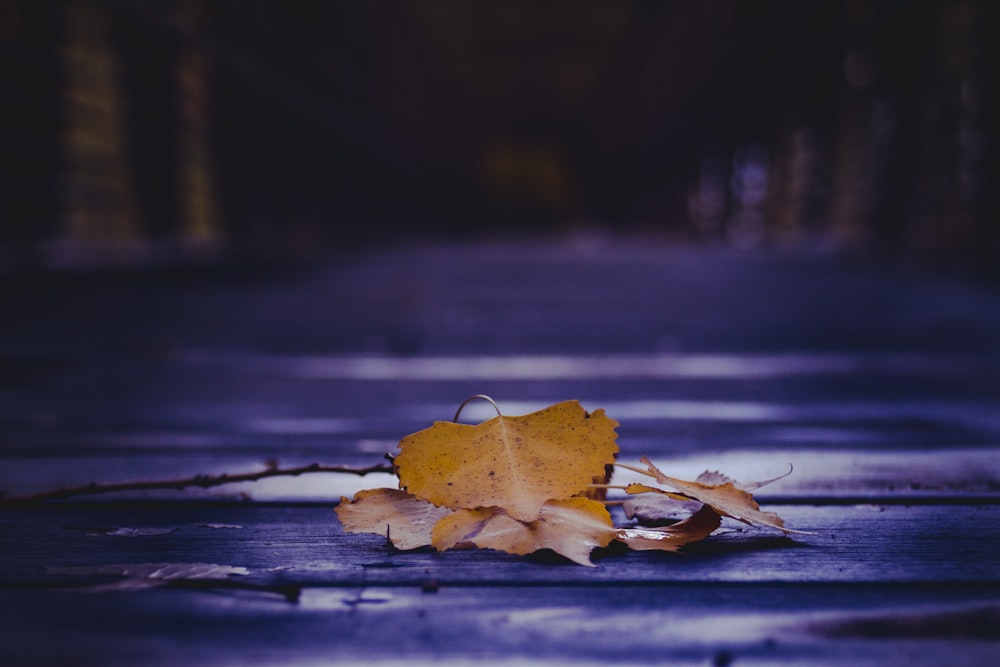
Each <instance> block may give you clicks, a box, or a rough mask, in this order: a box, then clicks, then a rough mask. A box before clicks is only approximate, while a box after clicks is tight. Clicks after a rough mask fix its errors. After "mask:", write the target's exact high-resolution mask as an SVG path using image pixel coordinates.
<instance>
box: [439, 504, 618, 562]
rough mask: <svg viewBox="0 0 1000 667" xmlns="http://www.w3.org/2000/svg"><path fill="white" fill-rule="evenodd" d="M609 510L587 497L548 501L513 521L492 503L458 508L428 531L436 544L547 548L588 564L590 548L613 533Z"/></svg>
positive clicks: (444, 546) (528, 549) (447, 546)
mask: <svg viewBox="0 0 1000 667" xmlns="http://www.w3.org/2000/svg"><path fill="white" fill-rule="evenodd" d="M614 534H615V531H614V527H613V525H612V523H611V515H610V514H608V510H607V509H606V508H605V507H604V505H603V504H602V503H600V502H597V501H595V500H590V499H589V498H569V499H566V500H552V501H549V502H547V503H545V505H544V506H543V507H542V510H541V513H540V515H539V518H538V519H536V520H535V521H529V522H525V521H518V520H517V519H515V518H513V517H511V516H509V515H508V514H506V513H505V512H504V511H503V510H502V509H500V508H496V507H490V508H477V509H463V510H458V511H456V512H455V513H454V514H451V515H449V516H446V517H444V518H443V519H441V520H440V521H439V522H438V524H437V525H436V526H434V532H433V544H434V547H435V548H436V549H439V550H441V551H445V550H447V549H453V548H456V547H462V546H467V545H470V544H471V545H474V546H477V547H479V548H481V549H497V550H499V551H506V552H507V553H512V554H518V555H525V554H529V553H533V552H535V551H538V550H539V549H551V550H553V551H555V552H556V553H558V554H561V555H563V556H565V557H566V558H568V559H570V560H571V561H573V562H574V563H579V564H580V565H587V566H593V563H592V562H591V561H590V552H591V551H592V550H593V549H594V548H595V547H603V546H607V545H608V544H609V543H610V542H611V540H612V539H613V538H614Z"/></svg>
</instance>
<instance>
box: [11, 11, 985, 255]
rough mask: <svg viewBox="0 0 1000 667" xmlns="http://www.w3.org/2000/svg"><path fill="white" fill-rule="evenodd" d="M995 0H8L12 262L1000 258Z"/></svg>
mask: <svg viewBox="0 0 1000 667" xmlns="http://www.w3.org/2000/svg"><path fill="white" fill-rule="evenodd" d="M998 12H1000V5H998V3H995V2H992V1H991V0H954V1H937V2H932V1H927V0H884V1H872V0H867V1H866V0H825V1H822V2H819V1H817V2H801V1H798V0H788V1H784V0H769V1H757V2H740V1H736V0H712V1H706V2H685V1H662V2H607V1H598V0H556V1H554V0H547V1H542V2H521V1H517V2H467V1H465V0H433V1H430V0H424V1H417V2H398V3H397V2H384V1H370V2H363V1H360V0H359V1H353V2H302V1H298V2H267V1H263V0H255V1H252V0H243V1H240V0H210V1H207V2H199V1H196V0H170V1H163V2H159V1H152V0H107V1H99V0H93V1H89V2H88V1H85V0H65V1H62V0H60V1H54V0H47V1H38V0H2V1H0V49H2V51H0V53H2V55H0V62H2V66H0V67H2V70H0V85H2V88H3V92H2V96H0V121H2V122H0V146H2V152H0V270H3V271H7V272H9V271H16V272H19V271H23V270H30V269H62V268H67V267H69V268H75V267H94V266H96V267H114V266H120V265H129V266H139V267H140V268H141V267H147V266H152V265H162V264H168V265H176V264H182V263H187V262H192V261H196V262H205V261H207V262H212V263H214V262H219V261H230V260H233V259H256V260H259V259H268V258H272V259H273V258H279V257H291V258H299V257H303V256H307V255H309V254H314V253H317V252H324V251H325V250H328V249H330V248H342V247H344V246H350V245H352V244H355V243H358V242H372V241H375V242H379V241H386V240H407V239H413V238H416V237H426V236H436V237H448V238H456V237H462V236H469V235H482V234H489V235H497V234H511V233H516V234H524V233H531V234H534V233H544V234H551V233H567V232H579V231H581V230H582V231H587V232H589V231H593V230H628V231H641V232H643V233H650V232H651V233H655V234H662V235H669V236H676V237H681V238H686V239H698V240H708V241H712V242H718V241H722V242H725V243H731V244H734V245H736V246H738V247H747V248H749V247H758V246H769V245H782V246H790V247H797V248H800V247H806V246H810V247H814V246H816V245H820V246H822V247H829V248H834V249H838V250H843V251H851V252H855V253H858V252H860V253H863V254H865V255H866V256H872V255H874V256H876V257H879V258H886V257H892V258H896V257H904V258H915V259H918V260H919V261H921V262H927V263H931V264H933V265H934V266H938V267H945V268H948V269H954V268H959V269H961V270H963V271H964V270H974V271H977V272H983V271H989V270H990V269H991V267H992V266H993V264H995V263H996V259H997V258H998V256H1000V231H998V225H997V213H998V211H997V188H996V187H995V186H994V184H995V182H996V177H997V155H998V148H997V136H998V133H997V130H998V128H997V121H996V119H997V118H998V117H1000V114H998V113H997V91H998V90H1000V85H998V83H1000V82H998V80H997V79H998V75H997V68H996V66H995V65H996V62H997V52H998V48H1000V47H998V41H1000V40H997V39H996V37H997V34H998V33H997V30H996V27H997V14H998Z"/></svg>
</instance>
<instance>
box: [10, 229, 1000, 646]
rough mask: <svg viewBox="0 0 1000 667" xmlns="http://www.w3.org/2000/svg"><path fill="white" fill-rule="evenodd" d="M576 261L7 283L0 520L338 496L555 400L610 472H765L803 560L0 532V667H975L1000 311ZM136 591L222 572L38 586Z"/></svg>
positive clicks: (918, 280) (180, 531) (325, 516)
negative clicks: (298, 469)
mask: <svg viewBox="0 0 1000 667" xmlns="http://www.w3.org/2000/svg"><path fill="white" fill-rule="evenodd" d="M598 241H599V240H595V239H588V240H587V242H586V243H583V244H580V243H577V244H573V243H569V242H555V241H553V242H547V243H531V244H528V243H524V244H521V243H510V244H498V243H479V244H470V245H457V246H454V247H448V246H441V245H437V246H434V245H429V246H426V247H413V248H400V249H388V250H381V251H376V252H370V253H364V254H359V255H357V256H354V257H346V258H341V259H340V260H338V261H335V262H332V263H330V264H329V265H327V266H321V267H314V268H310V269H303V270H299V271H294V272H290V271H272V272H267V273H264V274H233V273H214V274H207V275H206V274H197V273H194V274H189V275H178V274H175V273H172V274H165V275H146V276H139V277H130V278H129V279H125V278H124V277H122V276H105V277H96V276H91V277H84V278H81V279H74V280H65V279H58V278H50V279H46V280H44V281H34V282H24V281H20V280H12V279H10V278H8V279H6V280H5V281H4V282H3V283H0V309H2V312H3V313H4V323H3V326H2V327H0V489H3V490H5V491H7V492H8V493H11V494H19V493H30V492H34V491H38V490H41V489H48V488H53V487H57V486H61V485H76V484H85V483H87V482H90V481H122V480H131V479H157V478H173V477H183V476H189V475H195V474H219V473H223V472H229V473H233V472H243V471H252V470H259V469H261V468H262V467H263V466H264V465H265V464H266V463H267V462H268V461H271V460H277V461H279V462H280V463H281V464H282V465H299V464H305V463H311V462H314V461H318V462H322V463H337V464H349V465H354V466H365V465H370V464H372V463H377V462H379V461H380V460H381V457H382V455H383V454H384V453H386V452H389V451H392V449H393V448H394V447H395V444H396V442H397V441H398V440H399V438H400V437H402V436H403V435H405V434H407V433H409V432H412V431H414V430H417V429H420V428H423V427H425V426H426V425H428V424H429V423H430V422H431V421H433V420H439V419H441V420H443V419H450V418H451V416H452V414H453V413H454V409H455V407H456V406H457V404H458V403H459V402H461V401H462V400H463V399H464V398H466V397H467V396H469V395H472V394H476V393H487V394H490V395H492V396H493V397H494V398H495V399H497V400H498V402H499V403H500V405H501V407H503V409H504V410H505V412H507V413H508V414H516V413H520V412H527V411H530V410H533V409H535V408H537V407H542V406H544V405H546V404H549V403H552V402H556V401H559V400H564V399H568V398H578V399H581V400H582V401H583V403H584V405H585V406H586V407H590V408H597V407H603V408H605V409H606V410H607V412H608V414H609V415H610V416H612V417H614V418H616V419H618V420H619V421H620V422H621V427H620V428H619V444H620V445H621V447H622V454H621V458H622V459H623V460H629V461H634V460H636V459H637V458H638V457H639V456H642V455H648V456H650V457H651V458H652V459H653V460H654V461H656V463H657V464H658V465H659V466H660V467H661V468H663V469H668V470H669V471H671V472H672V473H674V474H677V475H678V476H693V475H697V474H698V473H699V472H701V471H702V470H705V469H706V468H711V469H721V470H723V471H725V472H726V473H728V474H730V475H732V476H734V477H736V478H738V479H743V480H747V481H751V480H755V479H766V478H770V477H774V476H776V475H779V474H781V473H783V472H785V471H787V469H788V468H787V467H788V465H789V464H792V465H793V466H794V468H795V470H794V472H793V474H792V475H791V476H789V477H787V478H785V479H783V480H782V481H780V482H778V483H776V484H774V485H773V486H771V487H768V488H766V489H763V490H762V491H761V493H760V494H759V496H760V498H761V500H762V504H763V505H764V506H765V509H769V510H774V511H778V512H779V513H780V514H781V515H782V516H783V517H784V518H785V519H786V522H787V523H788V525H789V526H791V527H794V528H798V529H802V530H807V531H812V532H813V533H814V534H812V535H796V536H794V537H793V538H786V537H783V536H781V535H780V533H771V532H768V531H764V530H757V529H751V530H730V531H728V532H724V533H722V534H720V535H716V536H713V537H712V538H711V539H710V540H709V541H707V542H706V543H704V544H701V545H698V546H696V547H693V548H690V549H688V550H687V552H686V553H685V554H684V555H672V554H649V553H628V552H622V551H616V550H614V549H611V550H608V551H606V552H604V553H601V554H599V555H598V556H597V557H596V558H595V562H596V563H597V567H596V568H583V567H579V566H575V565H569V564H567V563H566V562H565V561H562V560H560V559H558V558H556V557H549V556H545V555H537V556H533V557H528V558H517V557H513V556H508V555H505V554H499V553H495V552H489V551H481V552H455V553H446V554H436V553H432V552H429V551H416V552H407V553H400V552H393V551H392V550H391V549H389V548H387V546H386V544H385V540H384V539H383V538H381V537H379V536H375V535H371V536H358V535H344V534H343V533H342V531H341V530H340V528H339V526H338V524H337V522H336V519H335V516H334V514H333V512H332V511H331V507H332V505H333V503H334V502H335V501H336V499H337V498H339V497H340V495H341V494H350V493H351V492H353V491H354V490H355V489H358V488H364V487H368V486H382V485H387V484H391V483H392V480H391V478H388V476H385V475H381V476H370V477H365V478H356V477H349V476H340V475H304V476H300V477H294V478H275V479H271V480H267V481H263V482H257V483H254V484H246V485H235V486H231V487H219V488H215V489H209V490H187V491H184V492H163V493H158V494H155V495H154V496H153V497H149V495H148V494H142V495H141V497H137V494H132V495H119V496H114V497H110V498H107V499H101V500H97V501H94V500H86V501H83V500H81V501H76V502H68V503H59V504H52V505H47V506H43V507H33V508H23V507H21V508H16V507H6V508H0V640H2V641H0V664H4V665H8V664H11V665H17V664H80V665H90V664H102V665H103V664H142V665H158V664H197V663H201V664H317V663H318V664H324V663H327V662H330V661H338V660H340V661H345V662H352V661H353V662H357V661H361V660H364V661H366V662H381V661H390V662H391V661H397V660H402V659H407V660H408V661H414V662H417V663H420V662H424V663H428V664H429V663H434V664H449V663H460V662H463V661H468V660H474V659H489V661H490V662H491V663H503V662H509V663H513V662H518V664H524V663H525V661H527V662H531V661H535V662H547V663H576V664H579V663H594V662H610V663H617V664H632V663H640V662H642V663H644V664H648V663H649V662H650V661H656V662H664V661H666V662H670V663H676V664H712V663H713V662H714V663H715V664H726V663H728V662H733V663H734V664H754V663H759V664H773V663H780V664H845V663H851V664H866V663H867V664H904V663H905V664H935V665H938V664H941V663H948V662H951V663H955V664H989V663H991V662H995V661H996V660H997V659H998V658H1000V644H998V637H1000V618H998V617H1000V605H998V604H997V603H996V599H997V592H998V588H1000V557H998V555H997V554H998V553H1000V516H998V512H1000V460H998V458H1000V457H998V448H997V446H998V445H1000V293H998V292H997V290H996V289H995V288H987V287H983V286H976V285H969V284H963V283H962V282H960V281H954V280H946V279H942V278H931V277H927V276H921V275H916V274H906V273H902V272H900V271H890V270H888V269H887V270H881V271H874V270H861V269H857V268H854V269H851V268H847V267H843V266H839V265H837V263H836V262H835V261H833V260H832V259H830V258H828V257H822V256H815V257H803V256H791V257H785V256H769V257H765V256H760V255H740V254H733V253H729V252H726V251H721V250H710V249H683V248H677V247H670V246H664V245H662V244H659V243H643V242H608V241H600V243H598ZM470 408H471V410H469V411H467V412H466V413H464V417H465V418H468V419H470V420H472V419H478V418H480V417H486V416H488V413H487V412H485V411H483V410H484V408H479V407H476V406H475V404H473V405H472V406H470ZM728 527H729V528H739V526H738V524H733V525H729V526H728ZM148 563H215V564H219V565H226V566H232V567H238V568H246V572H245V573H244V574H241V575H234V576H230V577H228V578H225V579H210V580H202V581H197V580H194V581H188V582H182V583H174V584H172V586H171V587H170V588H167V589H155V590H153V589H151V590H131V591H128V592H124V591H108V590H104V591H99V590H92V589H93V588H94V587H95V586H97V587H99V586H101V585H107V584H111V583H114V582H115V581H119V580H118V579H117V578H115V577H113V576H111V575H107V574H98V573H95V572H93V571H91V573H90V574H86V570H78V571H77V573H76V574H67V572H68V570H65V569H59V568H70V567H77V568H95V567H98V566H109V565H122V564H132V565H135V564H148ZM53 568H55V569H53ZM192 588H194V589H195V590H191V589H192ZM289 598H291V599H296V600H297V602H295V603H292V602H289V601H288V599H289ZM54 638H58V641H55V639H54Z"/></svg>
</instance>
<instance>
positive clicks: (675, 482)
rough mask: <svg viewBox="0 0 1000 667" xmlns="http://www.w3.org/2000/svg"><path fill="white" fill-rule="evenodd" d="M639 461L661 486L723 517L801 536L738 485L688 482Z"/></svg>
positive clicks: (644, 459)
mask: <svg viewBox="0 0 1000 667" xmlns="http://www.w3.org/2000/svg"><path fill="white" fill-rule="evenodd" d="M639 460H640V461H642V462H643V463H644V464H646V468H647V470H648V473H647V474H648V475H649V476H650V477H653V478H655V479H656V481H657V482H659V483H660V484H666V485H667V486H670V487H672V488H674V489H676V490H677V491H680V492H681V493H682V494H684V495H686V496H688V497H690V498H693V499H694V500H697V501H699V502H703V503H705V504H706V505H711V506H712V508H714V509H715V511H716V512H718V513H719V514H721V515H723V516H728V517H731V518H733V519H737V520H739V521H742V522H743V523H746V524H750V525H761V526H770V527H771V528H777V529H778V530H781V531H784V532H785V533H796V532H801V531H796V530H792V529H790V528H785V522H784V521H782V519H781V517H779V516H778V515H777V514H775V513H774V512H762V511H761V510H760V506H759V505H758V504H757V501H755V500H754V499H753V496H752V495H750V494H749V493H748V492H746V491H743V490H742V489H738V488H736V485H735V484H734V483H733V482H732V481H727V482H725V483H722V484H703V483H701V482H688V481H685V480H682V479H677V478H675V477H668V476H667V475H664V474H663V473H662V472H661V471H660V469H659V468H657V467H656V466H655V465H653V464H652V463H651V462H650V460H649V459H647V458H646V457H642V458H641V459H639ZM726 479H728V478H726ZM635 486H637V487H644V489H643V491H648V490H650V489H652V488H654V487H648V486H645V485H642V484H637V485H635ZM626 491H628V489H627V488H626ZM643 491H640V492H643ZM663 493H666V492H663Z"/></svg>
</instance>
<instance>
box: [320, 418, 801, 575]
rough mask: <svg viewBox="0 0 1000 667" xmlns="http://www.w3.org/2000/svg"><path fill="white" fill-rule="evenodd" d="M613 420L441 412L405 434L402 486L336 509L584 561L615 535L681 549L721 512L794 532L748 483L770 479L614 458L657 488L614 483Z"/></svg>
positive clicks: (404, 545)
mask: <svg viewBox="0 0 1000 667" xmlns="http://www.w3.org/2000/svg"><path fill="white" fill-rule="evenodd" d="M617 426H618V422H616V421H615V420H613V419H611V418H609V417H607V416H606V415H605V414H604V411H603V410H596V411H594V412H593V413H589V412H587V411H586V410H584V409H583V407H581V405H580V403H579V402H578V401H565V402H562V403H557V404H555V405H552V406H549V407H547V408H545V409H543V410H540V411H538V412H534V413H531V414H529V415H524V416H520V417H507V416H502V415H498V416H496V417H494V418H492V419H489V420H487V421H485V422H483V423H481V424H477V425H466V424H458V423H454V422H435V423H434V424H433V425H432V426H431V427H429V428H427V429H424V430H422V431H418V432H416V433H413V434H411V435H408V436H406V437H405V438H403V439H402V441H400V443H399V449H400V452H401V453H400V454H399V455H398V456H397V457H396V459H395V468H396V473H397V475H398V476H399V489H367V490H364V491H360V492H358V493H357V494H356V495H355V496H354V499H353V500H350V499H348V498H342V499H341V502H340V505H339V506H338V507H337V510H336V511H337V515H338V517H339V519H340V521H341V523H342V524H343V526H344V529H345V530H346V531H347V532H353V533H359V532H360V533H377V534H380V535H385V536H386V537H387V538H388V539H389V541H391V542H392V544H393V545H394V546H395V547H396V548H398V549H404V550H405V549H415V548H418V547H424V546H431V547H434V548H435V549H437V550H439V551H445V550H448V549H455V548H464V547H471V546H474V547H479V548H483V549H497V550H500V551H506V552H508V553H513V554H519V555H524V554H529V553H532V552H535V551H538V550H540V549H551V550H552V551H555V552H556V553H559V554H561V555H563V556H565V557H566V558H568V559H569V560H571V561H573V562H575V563H579V564H581V565H588V566H592V565H593V563H592V562H591V560H590V555H591V552H592V551H593V549H595V548H597V547H605V546H608V545H609V544H610V543H611V542H612V541H618V542H622V543H624V544H625V545H627V546H628V547H630V548H632V549H636V550H650V549H656V550H662V551H677V550H678V549H680V548H681V547H682V546H684V545H685V544H689V543H691V542H695V541H698V540H702V539H705V538H706V537H708V536H709V535H710V534H711V533H712V532H714V531H715V530H716V529H717V528H718V527H719V526H720V524H721V521H722V517H730V518H733V519H736V520H739V521H742V522H743V523H746V524H749V525H761V526H769V527H772V528H776V529H778V530H781V531H783V532H785V533H789V532H798V531H792V530H790V529H788V528H785V527H784V523H783V522H782V520H781V519H780V518H779V517H778V515H776V514H774V513H771V512H762V511H761V510H760V507H759V506H758V505H757V503H756V501H754V499H753V496H752V495H751V494H750V493H749V490H750V489H753V488H758V487H759V486H761V485H763V484H765V483H768V482H764V483H761V484H756V485H752V486H748V487H741V486H739V485H738V484H737V483H736V482H734V481H732V480H730V479H729V478H727V477H725V476H724V475H722V474H720V473H705V474H703V475H701V476H700V477H699V478H698V479H697V480H695V481H693V482H689V481H685V480H681V479H676V478H674V477H669V476H667V475H665V474H663V473H662V472H661V471H660V470H659V469H658V468H657V467H656V466H654V465H653V464H652V463H651V462H650V461H649V460H648V459H646V458H643V459H641V461H642V463H643V464H645V466H646V467H645V468H644V469H643V468H638V467H633V466H627V465H624V464H618V466H619V467H623V468H627V469H629V470H632V471H634V472H638V473H641V474H643V475H645V476H648V477H650V478H652V479H653V480H655V482H656V484H658V485H660V486H653V485H647V484H629V485H628V486H625V487H608V486H607V484H606V481H607V475H608V472H607V471H609V470H610V469H611V468H610V466H612V465H613V464H614V463H615V456H616V454H617V453H618V445H617V444H616V442H615V441H616V438H617V435H616V433H615V427H617ZM770 481H774V480H770ZM661 486H664V487H667V488H661ZM606 488H622V489H623V490H624V491H625V493H626V494H628V496H629V497H630V498H629V500H626V501H625V502H624V510H625V513H626V516H627V517H628V518H629V519H630V520H632V521H630V522H629V524H627V525H624V526H615V524H614V523H613V522H612V519H611V514H610V512H609V511H608V509H607V507H606V506H605V502H603V491H604V490H605V489H606ZM595 490H596V491H597V492H595ZM640 499H644V500H642V501H640ZM678 518H679V520H676V519H678Z"/></svg>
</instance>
